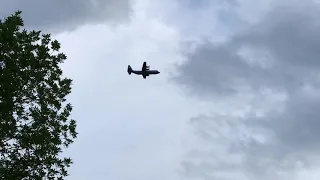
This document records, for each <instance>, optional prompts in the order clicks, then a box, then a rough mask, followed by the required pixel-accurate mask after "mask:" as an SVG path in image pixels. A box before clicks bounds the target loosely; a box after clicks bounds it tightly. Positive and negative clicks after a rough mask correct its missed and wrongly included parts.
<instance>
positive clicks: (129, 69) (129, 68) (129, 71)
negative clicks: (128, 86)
mask: <svg viewBox="0 0 320 180" xmlns="http://www.w3.org/2000/svg"><path fill="white" fill-rule="evenodd" d="M127 71H128V74H129V75H130V74H131V73H132V68H131V66H130V65H128V70H127Z"/></svg>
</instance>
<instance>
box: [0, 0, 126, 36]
mask: <svg viewBox="0 0 320 180" xmlns="http://www.w3.org/2000/svg"><path fill="white" fill-rule="evenodd" d="M17 10H21V11H23V14H22V15H23V18H24V21H25V25H26V26H27V27H31V28H36V29H40V30H50V32H61V31H63V30H73V29H74V28H77V27H78V26H80V25H85V24H93V23H100V22H103V21H109V22H112V23H116V24H118V23H122V22H125V21H127V20H128V19H129V15H130V13H131V3H130V0H71V1H61V0H58V1H41V0H34V1H24V0H4V1H2V2H1V7H0V15H1V16H8V15H11V14H12V13H13V12H14V11H17Z"/></svg>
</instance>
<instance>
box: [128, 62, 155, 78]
mask: <svg viewBox="0 0 320 180" xmlns="http://www.w3.org/2000/svg"><path fill="white" fill-rule="evenodd" d="M127 71H128V74H129V75H130V74H131V73H133V74H137V75H142V77H143V78H144V79H146V78H147V76H149V75H150V74H159V73H160V72H159V71H158V70H150V66H147V63H146V62H143V65H142V69H141V71H137V70H133V69H132V68H131V66H130V65H128V70H127Z"/></svg>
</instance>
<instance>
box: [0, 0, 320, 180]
mask: <svg viewBox="0 0 320 180" xmlns="http://www.w3.org/2000/svg"><path fill="white" fill-rule="evenodd" d="M3 4H4V6H2V7H0V14H1V16H2V17H4V16H6V15H9V14H11V13H13V12H14V11H15V10H18V9H20V10H22V11H23V14H22V16H23V17H24V19H25V26H26V27H27V28H29V29H37V30H43V31H44V32H52V33H53V37H54V38H56V39H57V40H59V41H60V42H61V43H62V51H63V52H64V53H66V55H67V56H68V60H67V61H66V62H65V63H64V64H63V65H62V67H63V69H64V73H65V75H66V76H69V77H70V78H72V79H73V80H74V81H73V82H74V84H73V91H72V94H71V95H70V96H69V97H68V100H69V101H70V102H71V103H72V104H73V106H74V110H73V113H72V118H74V119H75V120H76V121H77V125H78V128H77V131H78V133H79V135H78V138H77V139H76V140H75V143H74V144H73V145H72V146H71V147H70V148H69V149H67V150H65V152H64V155H66V156H71V158H72V159H73V160H74V164H73V165H72V166H71V167H70V169H69V173H70V176H69V177H68V178H67V180H87V179H97V180H100V179H101V180H103V179H116V180H132V179H139V180H150V179H154V180H163V179H167V180H188V179H191V180H193V179H194V180H256V179H260V180H261V179H262V180H277V179H279V180H303V179H309V180H315V179H319V178H320V174H319V155H318V152H319V150H320V141H318V137H319V135H320V133H319V132H320V131H319V130H318V129H319V128H320V122H318V120H319V119H320V113H319V110H318V107H319V105H320V96H319V93H318V91H319V90H320V74H319V70H320V61H319V60H318V58H319V57H320V53H318V52H320V51H318V50H320V49H319V47H320V35H319V33H318V32H319V29H320V20H319V18H317V15H318V12H319V10H320V4H319V2H318V1H316V0H282V1H276V0H211V1H209V0H199V1H195V0H162V1H160V0H157V1H156V0H155V1H147V0H132V1H129V0H117V1H116V0H95V1H94V0H93V1H84V0H77V1H75V0H73V1H69V3H66V2H62V1H61V2H60V1H54V2H50V4H48V3H44V1H41V2H40V1H37V0H34V1H32V2H29V3H26V2H25V1H22V0H10V1H9V0H5V1H4V2H3ZM4 7H5V8H4ZM144 61H147V63H148V64H149V65H150V66H151V69H158V70H159V71H160V72H161V73H160V74H159V75H155V76H149V77H148V78H147V79H143V78H142V77H140V76H135V75H130V76H129V75H128V74H127V72H126V70H127V66H128V65H129V64H130V65H131V66H132V68H133V69H140V68H141V66H142V63H143V62H144Z"/></svg>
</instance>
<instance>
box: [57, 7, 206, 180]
mask: <svg viewBox="0 0 320 180" xmlns="http://www.w3.org/2000/svg"><path fill="white" fill-rule="evenodd" d="M147 5H148V4H146V3H145V2H144V1H141V2H140V3H138V4H136V5H135V7H134V8H135V9H140V11H139V12H138V13H136V14H135V15H134V16H133V18H132V22H131V23H130V24H128V25H121V26H118V27H112V28H110V26H107V25H96V26H92V25H88V26H84V27H82V28H80V29H79V30H77V31H75V32H72V33H64V34H60V35H59V36H57V38H58V40H60V41H61V43H62V48H63V51H64V52H65V53H66V54H67V55H68V61H66V63H65V64H64V66H63V67H64V69H65V71H66V74H67V75H69V76H70V77H71V78H73V79H74V87H73V93H72V95H71V96H70V98H69V100H70V101H71V102H72V103H73V105H74V112H73V116H74V118H75V119H76V120H77V122H78V131H79V137H78V139H77V140H76V142H75V144H74V145H73V146H72V147H71V148H70V149H68V150H67V151H66V154H68V155H71V157H72V158H73V159H74V161H75V163H74V164H73V165H72V166H71V169H70V173H71V176H70V177H69V178H68V179H70V180H73V179H77V180H78V179H79V180H81V179H106V178H108V179H121V180H126V179H128V180H129V179H142V180H144V179H145V180H147V179H148V180H149V179H159V180H160V179H161V180H162V179H168V180H170V179H172V180H176V179H178V178H179V174H177V173H176V170H177V169H178V167H179V165H180V162H181V160H182V158H183V154H184V152H185V151H186V150H185V147H186V146H187V145H188V144H186V145H184V144H183V139H184V137H188V134H189V133H188V129H187V124H186V120H187V119H188V118H189V117H190V116H193V115H195V114H196V113H197V112H198V111H199V109H200V108H201V106H199V107H197V104H196V103H194V102H193V100H187V99H185V98H184V97H183V95H180V94H179V91H178V90H177V89H176V88H175V87H174V86H173V85H171V84H169V83H168V81H167V79H168V76H169V74H170V72H171V66H172V64H173V63H175V62H176V61H178V60H179V59H180V54H179V51H178V47H179V41H180V34H179V32H178V31H177V30H176V29H175V28H173V27H170V26H168V25H166V24H164V23H163V22H161V21H160V20H159V19H156V18H154V17H153V16H152V14H151V12H150V13H149V14H145V11H146V10H148V9H147V8H148V6H147ZM160 10H161V9H159V11H160ZM143 61H147V62H148V63H149V64H150V66H151V68H155V69H158V70H159V71H160V72H161V74H160V75H157V76H149V77H148V78H147V79H143V78H142V77H140V76H135V75H131V76H129V75H128V74H127V72H126V70H127V65H128V64H131V66H132V67H133V68H136V69H140V68H141V66H142V63H143Z"/></svg>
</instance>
